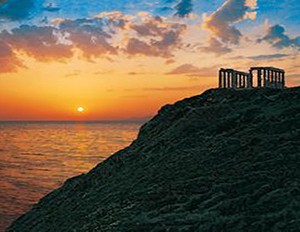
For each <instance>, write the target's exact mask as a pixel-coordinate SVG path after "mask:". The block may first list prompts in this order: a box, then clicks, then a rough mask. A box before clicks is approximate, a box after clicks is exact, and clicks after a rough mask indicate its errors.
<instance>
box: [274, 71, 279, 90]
mask: <svg viewBox="0 0 300 232" xmlns="http://www.w3.org/2000/svg"><path fill="white" fill-rule="evenodd" d="M278 73H279V72H278V71H276V72H275V88H278Z"/></svg>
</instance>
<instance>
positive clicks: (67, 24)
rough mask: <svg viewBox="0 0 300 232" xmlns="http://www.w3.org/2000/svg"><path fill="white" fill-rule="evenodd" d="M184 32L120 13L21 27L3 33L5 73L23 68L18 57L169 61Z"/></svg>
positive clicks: (174, 24)
mask: <svg viewBox="0 0 300 232" xmlns="http://www.w3.org/2000/svg"><path fill="white" fill-rule="evenodd" d="M185 29H186V26H185V25H184V24H179V23H177V22H168V21H166V19H163V18H160V17H153V16H151V15H148V14H147V15H142V14H141V15H138V16H136V17H134V16H129V15H124V14H122V13H120V12H112V13H105V14H104V13H103V14H101V15H98V16H97V17H95V18H90V19H85V18H84V19H76V20H68V19H60V20H58V21H55V24H53V26H33V25H21V26H19V27H17V28H14V29H12V30H11V31H6V30H4V31H2V32H0V43H1V45H2V46H0V53H1V59H2V60H5V62H4V64H5V65H6V66H7V68H2V70H6V71H8V70H11V71H14V70H16V68H17V67H21V65H20V64H21V60H19V59H18V58H17V56H16V54H17V53H18V54H19V53H21V54H26V55H27V56H30V57H33V58H35V59H36V60H39V61H42V62H48V61H66V60H67V59H69V58H72V57H73V56H74V55H75V54H76V55H80V56H81V57H83V58H85V59H87V60H89V61H92V60H93V59H95V58H98V57H104V58H106V59H108V60H111V61H112V57H113V56H116V55H126V56H128V55H129V56H152V57H162V58H166V59H167V58H168V59H170V58H172V57H173V52H174V51H176V49H178V48H180V47H181V45H182V41H181V37H182V34H183V33H184V32H185ZM1 50H2V51H1ZM9 62H11V63H9ZM0 72H1V70H0Z"/></svg>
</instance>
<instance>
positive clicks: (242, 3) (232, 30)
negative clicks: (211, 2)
mask: <svg viewBox="0 0 300 232" xmlns="http://www.w3.org/2000/svg"><path fill="white" fill-rule="evenodd" d="M256 7H257V1H256V0H227V1H226V2H225V3H224V4H223V5H222V6H221V8H219V9H218V10H217V11H216V12H214V13H213V14H212V15H210V16H207V17H205V20H204V25H203V26H204V28H206V29H208V30H209V31H210V32H211V33H212V35H213V36H216V37H218V38H220V39H221V40H222V41H223V42H225V43H231V44H238V43H239V41H240V39H241V37H242V33H241V32H240V30H239V29H237V28H236V27H235V26H234V24H235V23H237V22H240V21H243V20H246V19H255V17H256V12H255V9H256Z"/></svg>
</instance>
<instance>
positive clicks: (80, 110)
mask: <svg viewBox="0 0 300 232" xmlns="http://www.w3.org/2000/svg"><path fill="white" fill-rule="evenodd" d="M84 110H85V109H84V108H83V107H82V106H79V107H78V108H77V111H78V112H79V113H82V112H83V111H84Z"/></svg>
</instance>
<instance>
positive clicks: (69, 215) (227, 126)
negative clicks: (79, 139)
mask: <svg viewBox="0 0 300 232" xmlns="http://www.w3.org/2000/svg"><path fill="white" fill-rule="evenodd" d="M37 178H38V177H37ZM299 228H300V88H290V89H284V90H274V89H253V90H237V91H234V90H217V89H215V90H214V89H212V90H208V91H206V92H205V93H203V94H202V95H199V96H195V97H192V98H189V99H185V100H183V101H180V102H177V103H176V104H174V105H167V106H165V107H163V108H162V109H161V110H160V111H159V113H158V115H157V116H155V117H154V118H153V119H152V120H151V121H149V122H148V123H146V124H145V125H144V126H143V127H142V128H141V130H140V133H139V135H138V138H137V140H136V141H134V142H133V143H132V144H131V145H130V146H129V147H127V148H125V149H124V150H121V151H119V152H117V153H116V154H114V155H113V156H112V157H111V158H109V159H108V160H106V161H105V162H103V163H101V164H99V165H98V166H97V167H95V168H94V169H93V170H91V171H90V172H89V173H87V174H85V175H81V176H78V177H75V178H72V179H69V180H67V181H66V183H65V184H64V186H62V187H61V188H59V189H57V190H55V191H53V192H52V193H50V194H49V195H47V196H45V197H44V198H43V199H41V200H40V202H39V203H38V204H37V205H35V206H34V207H33V208H32V210H30V211H29V212H28V213H26V214H25V215H23V216H22V217H20V218H19V219H18V220H16V221H15V222H14V223H13V224H12V225H11V226H10V228H8V229H7V231H9V232H11V231H16V232H19V231H20V232H27V231H28V232H29V231H30V232H43V231H53V232H54V231H64V232H66V231H76V232H79V231H80V232H83V231H85V232H86V231H88V232H89V231H122V232H125V231H130V232H134V231H299Z"/></svg>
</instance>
